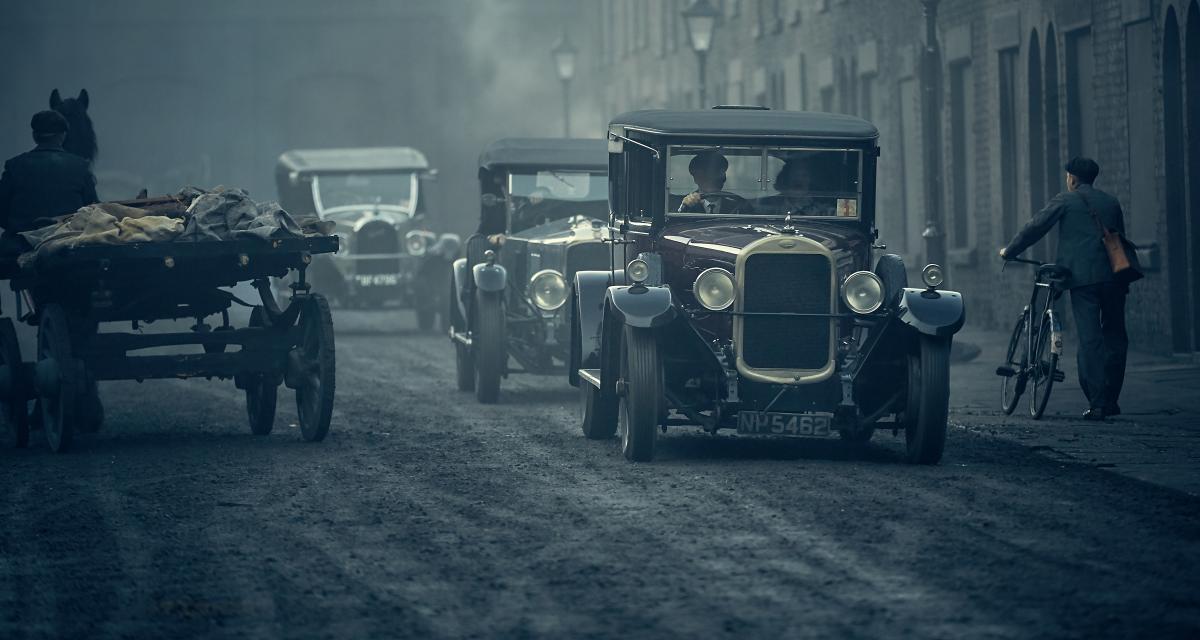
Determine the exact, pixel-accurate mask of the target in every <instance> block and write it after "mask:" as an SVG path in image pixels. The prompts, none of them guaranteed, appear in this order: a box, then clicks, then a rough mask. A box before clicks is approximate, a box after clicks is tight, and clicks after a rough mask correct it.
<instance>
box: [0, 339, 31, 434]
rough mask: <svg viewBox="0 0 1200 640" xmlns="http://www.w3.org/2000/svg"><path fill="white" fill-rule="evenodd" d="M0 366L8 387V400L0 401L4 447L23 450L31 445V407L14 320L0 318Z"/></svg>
mask: <svg viewBox="0 0 1200 640" xmlns="http://www.w3.org/2000/svg"><path fill="white" fill-rule="evenodd" d="M0 367H3V368H4V369H3V370H4V375H3V376H2V377H3V379H4V381H5V383H6V384H7V385H8V390H7V391H8V394H7V395H8V396H9V397H8V399H6V400H0V420H3V421H4V426H3V429H2V430H0V432H2V433H3V438H4V446H7V447H24V446H26V445H28V444H29V407H28V401H27V400H26V399H25V397H26V396H25V384H24V381H22V380H21V375H22V372H23V369H22V367H21V346H20V344H19V343H18V342H17V332H16V330H15V329H14V328H13V323H12V320H10V319H9V318H0Z"/></svg>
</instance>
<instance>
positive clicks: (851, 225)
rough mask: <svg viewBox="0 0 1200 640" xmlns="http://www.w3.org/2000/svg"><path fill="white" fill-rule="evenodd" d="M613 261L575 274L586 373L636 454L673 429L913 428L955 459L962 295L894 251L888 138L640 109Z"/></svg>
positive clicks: (619, 171) (867, 431)
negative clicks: (952, 425)
mask: <svg viewBox="0 0 1200 640" xmlns="http://www.w3.org/2000/svg"><path fill="white" fill-rule="evenodd" d="M608 137H609V154H610V155H609V157H610V165H609V180H610V189H609V190H610V194H611V195H610V197H611V202H610V206H611V209H612V212H613V213H612V216H613V220H612V225H613V226H614V227H615V228H617V229H618V230H619V232H620V233H619V235H618V238H619V239H618V240H617V246H616V250H615V251H614V252H613V255H614V256H615V257H614V259H613V264H612V265H611V269H610V270H608V271H591V272H581V273H578V274H576V277H575V280H574V282H573V291H572V299H571V309H570V311H571V313H570V317H571V318H572V319H573V321H572V322H573V324H572V344H571V347H572V353H571V358H572V362H571V366H570V367H569V369H568V371H569V379H570V382H571V384H573V385H576V386H578V387H580V388H581V391H582V402H583V431H584V434H585V435H586V436H587V437H589V438H608V437H611V436H612V435H613V433H614V432H615V431H617V430H618V428H619V430H620V436H621V445H622V449H623V451H624V454H625V456H626V457H627V458H629V459H631V460H649V459H651V458H652V457H653V456H654V449H655V442H656V437H657V435H656V434H657V433H658V431H659V430H660V428H661V429H665V428H666V427H668V426H671V425H677V424H678V425H700V426H702V427H704V428H706V429H708V430H710V431H712V432H714V433H715V432H716V431H717V430H718V429H722V428H729V429H736V430H737V431H738V432H739V433H744V434H761V435H780V436H783V435H796V436H810V437H829V436H831V435H832V434H833V432H838V433H839V434H840V436H841V437H842V438H843V439H846V440H849V441H852V442H864V441H866V440H867V439H869V438H870V437H871V435H872V433H873V432H874V430H875V428H876V427H886V428H890V429H894V430H904V431H905V434H906V443H907V448H906V451H907V458H908V460H910V461H911V462H916V463H935V462H937V461H938V460H940V459H941V456H942V450H943V446H944V442H945V433H946V419H947V411H948V402H949V353H950V343H951V339H952V336H953V335H954V333H956V332H957V331H958V330H959V329H960V328H961V327H962V324H963V313H964V311H963V301H962V298H961V296H960V295H959V294H958V293H955V292H952V291H939V290H938V289H937V287H938V286H939V285H940V284H941V282H942V270H941V267H939V266H937V265H929V266H927V267H925V269H924V270H923V271H922V279H923V280H924V281H925V286H924V287H921V288H908V287H907V277H906V275H905V267H904V264H903V262H902V261H901V259H900V257H899V256H896V255H890V254H885V255H878V254H879V252H880V250H882V249H884V247H883V246H882V245H880V244H878V242H877V236H878V233H877V231H876V227H875V216H876V211H875V170H876V169H875V167H876V158H877V157H878V153H879V152H878V149H879V147H878V131H877V130H876V128H875V127H874V126H873V125H871V124H870V123H868V122H866V121H863V120H860V119H858V118H853V117H849V116H841V115H830V114H818V113H800V112H782V111H769V110H763V109H758V108H716V109H713V110H705V111H662V110H652V111H637V112H632V113H627V114H624V115H621V116H618V117H617V118H616V119H615V120H613V121H612V123H611V124H610V127H609V134H608Z"/></svg>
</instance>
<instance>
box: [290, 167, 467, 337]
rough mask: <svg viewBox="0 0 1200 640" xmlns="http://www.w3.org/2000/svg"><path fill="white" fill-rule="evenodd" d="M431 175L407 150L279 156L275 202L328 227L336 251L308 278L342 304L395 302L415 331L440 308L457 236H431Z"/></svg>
mask: <svg viewBox="0 0 1200 640" xmlns="http://www.w3.org/2000/svg"><path fill="white" fill-rule="evenodd" d="M434 175H436V171H435V170H434V169H431V168H430V166H429V162H428V161H427V160H426V159H425V155H424V154H422V153H421V152H420V151H417V150H416V149H413V148H411V147H365V148H353V149H295V150H292V151H288V152H286V153H284V154H283V155H281V156H279V163H278V165H277V167H276V170H275V182H276V186H277V188H278V190H279V200H280V203H281V204H282V205H283V207H284V208H285V209H287V210H288V211H289V212H291V213H292V214H293V215H295V216H297V217H303V216H306V215H308V216H318V217H320V218H321V219H322V220H328V221H331V222H333V223H334V230H333V232H334V233H335V234H337V235H338V236H339V237H340V238H341V243H342V250H341V251H340V252H339V253H338V254H337V255H335V256H328V257H326V256H322V257H320V258H318V259H316V260H314V263H313V265H312V268H311V271H310V274H311V275H310V278H311V281H312V285H313V287H314V288H316V289H317V290H318V291H322V292H324V293H325V294H326V295H328V296H330V297H331V298H332V299H333V300H334V302H336V303H338V304H340V305H342V306H360V307H366V308H372V307H375V308H377V307H383V306H385V305H390V304H399V305H400V306H402V307H408V308H411V309H413V310H415V311H416V313H417V323H418V325H419V326H420V328H421V329H429V328H431V327H432V326H433V323H434V320H435V317H436V315H437V314H438V313H440V312H442V310H443V309H445V308H446V307H445V302H444V291H445V287H444V283H445V282H446V279H447V278H448V274H449V272H450V263H451V261H453V260H454V258H455V256H457V255H458V252H459V248H460V245H461V240H460V238H459V237H458V236H457V235H455V234H453V233H437V232H435V231H433V230H432V229H433V227H434V221H433V220H432V216H431V214H430V211H429V209H428V206H427V203H426V201H427V200H428V198H427V197H426V195H427V194H426V193H425V191H426V189H425V188H424V187H425V184H426V183H427V182H428V180H429V179H431V178H432V177H433V176H434Z"/></svg>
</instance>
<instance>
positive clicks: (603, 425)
mask: <svg viewBox="0 0 1200 640" xmlns="http://www.w3.org/2000/svg"><path fill="white" fill-rule="evenodd" d="M579 404H580V413H581V414H582V416H581V418H582V419H583V437H585V438H587V439H588V440H608V439H609V438H611V437H613V435H614V434H616V432H617V407H618V402H617V397H616V394H615V393H613V392H612V391H609V392H608V393H604V392H603V391H601V390H600V389H598V388H596V386H595V385H593V384H592V383H590V382H588V381H587V380H581V381H580V382H579Z"/></svg>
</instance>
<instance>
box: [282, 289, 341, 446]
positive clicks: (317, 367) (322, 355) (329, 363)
mask: <svg viewBox="0 0 1200 640" xmlns="http://www.w3.org/2000/svg"><path fill="white" fill-rule="evenodd" d="M303 304H304V307H303V308H302V309H301V310H300V344H298V345H297V346H296V348H294V349H292V353H291V357H289V358H288V367H289V372H288V374H289V376H294V379H295V381H296V382H297V384H296V387H295V388H296V412H297V413H299V414H300V433H301V435H303V436H304V439H305V440H307V441H309V442H319V441H321V440H323V439H324V438H325V435H326V434H327V433H329V420H330V418H332V417H333V390H334V385H335V378H334V348H333V314H332V313H331V312H330V311H329V301H328V300H326V299H325V296H323V295H321V294H319V293H314V294H312V295H310V296H308V299H307V300H305V301H304V303H303Z"/></svg>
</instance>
